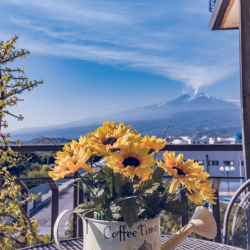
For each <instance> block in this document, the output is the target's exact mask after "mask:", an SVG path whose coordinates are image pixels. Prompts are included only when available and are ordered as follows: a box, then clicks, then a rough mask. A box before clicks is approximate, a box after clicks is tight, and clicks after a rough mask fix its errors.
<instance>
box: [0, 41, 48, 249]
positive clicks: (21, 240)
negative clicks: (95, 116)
mask: <svg viewBox="0 0 250 250" xmlns="http://www.w3.org/2000/svg"><path fill="white" fill-rule="evenodd" d="M17 39H18V37H17V36H15V37H14V38H11V40H10V41H7V42H6V43H4V42H0V138H1V143H2V148H0V156H1V157H0V165H1V166H6V165H9V167H10V166H12V167H15V166H16V163H20V162H21V161H24V160H25V161H27V160H30V159H31V158H30V157H26V156H25V155H21V154H17V153H15V152H14V151H13V150H12V149H11V147H10V145H9V144H10V143H13V142H11V141H10V134H4V133H3V132H2V128H6V127H8V125H7V121H6V120H4V118H5V116H6V115H10V116H13V117H15V118H17V119H18V120H22V119H23V117H22V115H19V116H16V115H14V114H12V113H11V112H10V111H9V110H8V107H12V106H14V105H17V103H18V102H19V101H23V99H20V98H18V95H20V94H22V92H23V91H25V90H28V91H30V90H32V89H33V88H34V87H36V86H37V85H38V84H41V83H43V81H42V80H41V81H39V82H38V81H34V82H31V81H29V78H28V77H27V76H26V75H25V74H24V70H23V69H21V68H16V69H11V68H8V67H5V68H1V66H2V65H6V64H7V63H10V62H13V61H14V60H15V59H16V58H23V57H25V56H26V55H28V54H29V51H27V50H25V49H21V50H20V51H16V50H15V47H14V43H16V41H17ZM14 74H15V75H14ZM15 144H17V145H20V141H19V140H17V141H16V142H15ZM0 175H2V176H3V178H4V183H3V184H2V185H0V249H3V250H12V249H19V248H20V247H25V246H31V245H34V244H37V243H40V242H44V241H48V240H49V238H48V237H45V238H41V237H39V236H38V227H39V225H38V222H37V220H36V219H35V218H31V219H30V218H29V217H28V216H27V214H26V213H25V211H24V210H23V208H22V205H23V204H24V203H26V202H29V201H33V200H34V199H35V198H36V196H33V195H22V194H21V188H20V186H19V185H17V184H16V183H15V178H14V177H12V176H11V175H10V174H9V172H8V171H7V168H6V167H3V168H2V169H0ZM0 184H1V183H0ZM18 195H19V196H20V197H22V201H19V200H18ZM7 218H10V219H11V220H10V221H7Z"/></svg>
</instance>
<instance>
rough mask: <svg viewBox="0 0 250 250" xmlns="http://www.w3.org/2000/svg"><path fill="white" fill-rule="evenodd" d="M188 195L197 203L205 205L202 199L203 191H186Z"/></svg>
mask: <svg viewBox="0 0 250 250" xmlns="http://www.w3.org/2000/svg"><path fill="white" fill-rule="evenodd" d="M186 196H187V197H188V199H189V200H190V201H192V202H193V203H194V204H196V205H202V206H203V205H204V203H203V201H202V200H203V199H204V197H203V196H202V195H201V193H200V192H199V190H197V191H193V192H190V193H189V192H186Z"/></svg>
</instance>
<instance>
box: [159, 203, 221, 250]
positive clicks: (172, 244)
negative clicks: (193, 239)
mask: <svg viewBox="0 0 250 250" xmlns="http://www.w3.org/2000/svg"><path fill="white" fill-rule="evenodd" d="M191 233H196V234H199V235H201V236H204V237H206V238H208V239H213V238H215V236H216V234H217V227H216V222H215V219H214V217H213V215H212V213H211V212H210V211H209V210H208V209H206V208H205V207H201V206H199V207H197V208H196V210H195V212H194V214H193V216H192V218H191V220H190V221H189V223H188V224H187V225H186V226H184V227H183V228H182V229H181V230H179V231H178V232H177V233H175V234H174V235H173V236H172V237H171V238H170V239H169V240H168V241H167V242H165V243H164V244H163V245H162V246H161V250H174V249H176V248H177V247H178V246H179V245H180V244H181V243H182V242H183V241H184V240H185V239H186V238H187V237H188V236H189V235H190V234H191Z"/></svg>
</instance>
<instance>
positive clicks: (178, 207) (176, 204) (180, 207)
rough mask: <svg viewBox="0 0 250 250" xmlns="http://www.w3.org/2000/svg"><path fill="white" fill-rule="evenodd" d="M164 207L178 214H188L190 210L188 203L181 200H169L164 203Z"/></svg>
mask: <svg viewBox="0 0 250 250" xmlns="http://www.w3.org/2000/svg"><path fill="white" fill-rule="evenodd" d="M163 209H165V210H166V211H168V212H171V213H172V214H176V215H186V214H187V213H188V210H189V206H188V204H186V203H183V202H181V201H180V200H174V201H169V202H167V203H165V204H164V206H163Z"/></svg>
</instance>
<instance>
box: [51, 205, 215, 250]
mask: <svg viewBox="0 0 250 250" xmlns="http://www.w3.org/2000/svg"><path fill="white" fill-rule="evenodd" d="M68 212H72V210H65V211H63V212H62V213H61V214H60V215H59V216H58V218H57V220H56V222H55V226H54V238H55V243H56V244H57V246H58V247H59V249H60V250H63V248H62V247H61V245H60V243H59V241H58V237H57V233H58V225H59V223H60V221H61V219H62V217H63V216H64V215H65V214H66V213H68ZM77 214H78V215H79V216H80V217H81V219H82V220H83V227H84V241H83V249H85V250H112V249H114V250H117V249H119V250H174V249H176V247H177V246H178V245H180V244H181V242H182V241H183V240H185V239H186V237H188V236H189V235H190V234H191V233H192V232H194V233H197V234H199V235H202V236H204V237H207V238H209V239H212V238H214V237H215V236H216V233H217V228H216V222H215V219H214V217H213V215H212V213H211V212H209V211H208V210H207V209H206V208H205V207H197V208H196V210H195V212H194V214H193V216H192V218H191V220H190V222H189V223H188V224H187V225H186V226H185V227H183V228H182V229H181V230H179V231H178V232H177V233H176V234H175V235H174V236H172V237H171V238H170V239H169V240H168V241H167V242H165V243H164V244H163V245H162V246H161V244H160V219H159V217H156V218H154V219H150V220H141V221H139V222H137V223H135V224H134V225H133V226H132V227H131V228H129V227H128V226H127V225H126V223H125V222H123V221H101V220H95V219H93V218H91V217H93V216H91V214H92V212H91V213H86V214H84V215H82V214H81V213H77Z"/></svg>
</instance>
